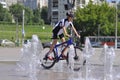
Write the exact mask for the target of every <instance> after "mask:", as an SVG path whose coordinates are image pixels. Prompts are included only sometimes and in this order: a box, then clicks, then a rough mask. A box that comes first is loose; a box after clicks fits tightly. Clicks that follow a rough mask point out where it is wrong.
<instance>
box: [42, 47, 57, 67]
mask: <svg viewBox="0 0 120 80" xmlns="http://www.w3.org/2000/svg"><path fill="white" fill-rule="evenodd" d="M49 50H50V46H44V49H43V51H42V56H41V57H42V59H41V62H42V64H41V65H42V66H43V67H44V68H45V69H50V68H52V67H53V66H54V65H55V63H56V61H55V53H54V51H53V52H52V53H50V56H51V57H52V58H53V60H51V59H49V58H46V59H45V55H46V53H47V52H48V51H49Z"/></svg>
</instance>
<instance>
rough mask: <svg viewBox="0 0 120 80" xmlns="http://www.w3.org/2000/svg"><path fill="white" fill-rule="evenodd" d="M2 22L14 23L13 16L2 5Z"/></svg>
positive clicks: (0, 11) (0, 17)
mask: <svg viewBox="0 0 120 80" xmlns="http://www.w3.org/2000/svg"><path fill="white" fill-rule="evenodd" d="M0 21H4V22H12V17H11V14H10V13H9V11H8V10H7V9H6V8H3V7H2V4H0Z"/></svg>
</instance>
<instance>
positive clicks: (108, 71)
mask: <svg viewBox="0 0 120 80" xmlns="http://www.w3.org/2000/svg"><path fill="white" fill-rule="evenodd" d="M103 53H104V79H105V80H113V75H112V71H113V61H114V57H115V52H114V49H113V48H108V46H107V45H106V44H105V45H104V48H103Z"/></svg>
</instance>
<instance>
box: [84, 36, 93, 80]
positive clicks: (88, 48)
mask: <svg viewBox="0 0 120 80" xmlns="http://www.w3.org/2000/svg"><path fill="white" fill-rule="evenodd" d="M83 54H84V57H85V60H86V67H85V69H86V70H85V80H90V77H89V76H88V75H89V73H90V71H91V70H90V62H89V59H90V57H91V56H92V55H93V54H94V49H93V48H92V46H91V43H90V40H89V38H88V37H86V40H85V48H84V50H83ZM92 80H93V79H92Z"/></svg>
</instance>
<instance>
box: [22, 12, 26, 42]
mask: <svg viewBox="0 0 120 80" xmlns="http://www.w3.org/2000/svg"><path fill="white" fill-rule="evenodd" d="M24 14H25V10H23V22H22V44H24V37H25V30H24Z"/></svg>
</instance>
